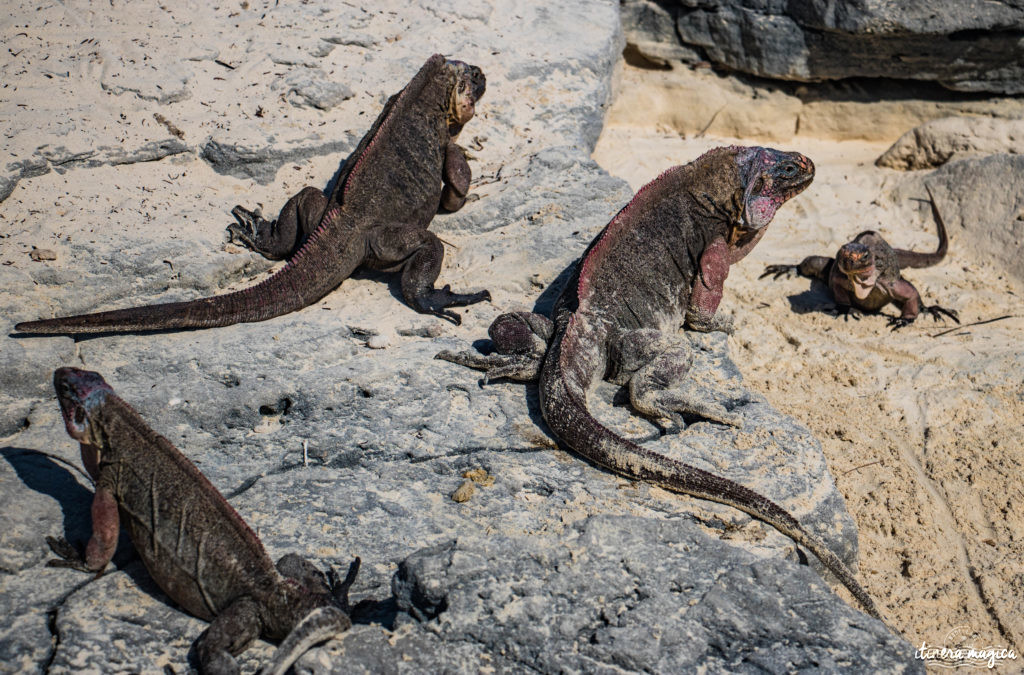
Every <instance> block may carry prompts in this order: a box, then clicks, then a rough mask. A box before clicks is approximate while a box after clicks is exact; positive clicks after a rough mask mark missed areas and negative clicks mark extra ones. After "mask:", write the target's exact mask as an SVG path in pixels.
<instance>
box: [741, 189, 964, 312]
mask: <svg viewBox="0 0 1024 675" xmlns="http://www.w3.org/2000/svg"><path fill="white" fill-rule="evenodd" d="M928 194H929V196H931V189H930V188H929V189H928ZM932 213H933V214H934V215H935V226H936V229H937V230H938V236H939V245H938V248H936V249H935V251H934V252H932V253H919V252H917V251H907V250H905V249H899V248H893V247H892V246H890V245H889V243H888V242H887V241H885V239H883V238H882V235H880V234H879V233H877V232H875V231H874V230H867V231H865V232H861V233H860V234H858V235H857V236H856V237H854V239H853V241H851V242H848V243H846V244H843V245H842V246H841V247H840V248H839V251H838V252H837V253H836V257H835V258H834V259H833V258H828V257H826V256H820V255H813V256H808V257H806V258H804V259H803V260H802V261H801V262H800V264H799V265H768V266H767V267H765V268H764V273H763V274H762V275H761V278H762V279H763V278H764V277H767V276H769V275H771V276H772V277H773V278H775V279H778V278H779V277H781V276H788V275H792V274H794V273H796V274H799V275H801V276H804V277H807V278H808V279H817V280H818V281H820V282H822V283H824V284H826V285H827V286H828V287H829V290H831V291H832V296H833V297H834V298H835V301H836V310H837V313H838V315H841V316H844V317H850V316H852V317H853V318H855V319H856V318H859V317H858V316H857V314H855V313H854V310H859V311H862V312H871V313H877V312H879V310H881V309H882V308H883V307H885V306H886V305H888V304H889V303H892V304H895V305H896V306H897V307H899V308H900V315H899V316H898V317H890V319H889V325H890V326H891V327H892V330H897V329H899V328H902V327H903V326H907V325H909V324H910V323H912V322H913V321H914V320H915V319H916V318H917V317H918V315H919V314H920V313H921V310H922V309H923V310H924V311H926V312H928V313H929V314H931V315H932V318H933V319H935V320H938V319H939V318H940V317H941V316H942V315H945V316H948V317H949V318H951V319H953V321H955V322H957V323H960V318H959V315H958V314H957V312H956V310H953V309H946V308H945V307H940V306H939V305H927V306H924V307H922V306H921V294H920V293H918V292H917V289H916V288H914V285H913V284H912V283H910V282H909V281H907V280H906V279H904V278H903V275H902V274H901V270H902V269H903V268H906V267H930V266H932V265H937V264H938V263H939V262H941V261H942V259H943V258H945V257H946V250H947V249H948V248H949V239H948V237H947V236H946V226H945V224H944V223H943V222H942V216H941V215H940V214H939V210H938V208H937V207H936V206H935V199H934V198H932Z"/></svg>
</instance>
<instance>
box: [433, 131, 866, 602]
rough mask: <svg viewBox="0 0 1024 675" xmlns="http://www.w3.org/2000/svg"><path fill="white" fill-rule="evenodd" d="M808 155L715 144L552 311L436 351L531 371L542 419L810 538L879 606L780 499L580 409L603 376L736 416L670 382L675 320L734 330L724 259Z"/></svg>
mask: <svg viewBox="0 0 1024 675" xmlns="http://www.w3.org/2000/svg"><path fill="white" fill-rule="evenodd" d="M813 177H814V165H813V164H812V163H811V161H810V160H809V159H807V158H806V157H804V156H803V155H800V154H798V153H787V152H779V151H778V150H773V149H769V148H761V147H729V148H717V149H714V150H711V151H709V152H707V153H705V154H704V155H703V156H701V157H700V158H698V159H697V160H696V161H694V162H691V163H690V164H686V165H683V166H676V167H673V168H671V169H669V170H668V171H666V172H664V173H663V174H661V175H660V176H659V177H658V178H657V179H655V180H654V181H652V182H651V183H648V184H647V185H646V186H644V187H643V188H642V189H641V190H640V191H639V192H638V193H637V194H636V196H635V197H634V198H633V200H632V201H631V202H630V203H629V204H627V205H626V206H625V207H624V208H623V209H622V210H621V211H619V213H618V215H616V216H615V217H614V218H613V219H612V221H611V222H610V223H608V225H607V226H605V228H604V230H602V231H601V233H600V234H598V235H597V237H596V238H595V239H594V240H593V241H592V242H591V244H590V246H589V247H588V248H587V250H586V251H585V252H584V254H583V257H582V258H580V259H579V260H578V261H577V262H576V265H575V268H574V271H573V274H572V276H571V278H570V280H569V282H568V284H567V285H566V287H565V289H564V290H563V291H562V294H561V295H560V296H559V298H558V300H556V301H555V305H554V309H553V311H552V316H553V318H554V321H553V322H552V321H551V320H549V319H548V318H547V317H545V316H542V315H540V314H533V313H528V312H518V313H510V314H503V315H501V316H499V317H498V318H497V319H496V320H495V321H494V323H492V324H491V327H490V329H489V331H488V332H489V335H490V336H491V339H492V341H493V342H494V344H495V347H496V352H497V353H494V354H490V355H488V356H483V355H481V354H478V353H476V352H472V351H466V352H459V353H456V352H449V351H443V352H441V353H439V354H438V355H437V358H439V359H444V360H446V361H451V362H453V363H458V364H461V365H465V366H469V367H471V368H476V369H479V370H484V371H486V373H487V374H486V378H487V379H493V378H497V377H509V378H513V379H516V380H523V381H531V380H535V379H537V378H538V377H539V379H540V383H539V388H540V404H541V412H542V414H543V416H544V420H545V422H547V424H548V426H549V427H550V429H551V431H552V432H553V433H554V434H555V436H557V437H558V438H559V439H560V440H561V441H562V442H564V443H565V444H566V445H568V446H569V447H571V448H572V449H573V450H575V451H576V452H578V453H579V454H581V455H582V456H583V457H584V458H586V459H588V460H590V461H592V462H594V463H595V464H599V465H601V466H603V467H606V468H608V469H611V470H612V471H614V472H616V473H619V474H622V475H624V476H627V477H629V478H633V479H637V480H644V481H648V482H651V483H654V484H656V485H659V486H661V487H663V488H665V489H668V490H673V491H676V492H682V493H686V494H690V495H694V496H697V497H701V498H704V499H709V500H712V501H716V502H721V503H723V504H728V505H730V506H734V507H736V508H738V509H740V510H742V511H745V512H747V513H749V514H750V515H752V516H754V517H755V518H758V519H760V520H763V521H765V522H766V523H768V524H770V525H772V526H773V527H775V528H777V529H778V530H779V531H781V532H782V533H784V534H786V535H788V536H790V537H792V538H793V539H794V540H796V541H797V542H798V543H800V544H803V545H804V546H806V547H807V548H808V549H810V550H811V551H812V552H813V553H814V554H815V555H816V556H817V557H818V558H819V559H821V561H822V563H824V565H825V567H827V568H828V569H829V570H830V571H831V572H832V573H833V574H835V575H836V576H837V577H838V578H839V580H840V581H841V582H842V583H843V585H845V586H846V587H847V588H849V589H850V591H851V592H852V593H853V595H854V596H855V597H856V598H857V599H858V600H859V601H860V602H861V604H863V605H864V607H865V609H866V610H867V611H868V612H869V613H870V614H871V615H872V616H876V617H877V616H878V612H877V610H876V609H875V606H874V604H873V603H872V601H871V598H870V597H869V596H868V594H867V593H866V592H865V591H864V589H863V588H861V586H860V584H858V583H857V581H856V579H854V577H853V574H852V573H851V572H850V570H849V569H847V567H846V565H844V564H843V563H842V561H841V560H839V558H838V557H837V556H836V555H835V554H834V553H833V552H832V551H831V550H829V548H828V547H827V545H826V544H825V543H824V542H823V541H822V540H821V539H819V538H818V537H817V536H815V535H813V534H811V533H810V532H808V531H807V530H805V529H804V528H803V526H801V525H800V523H799V522H797V520H796V519H795V518H793V516H791V515H790V514H789V513H787V512H786V511H785V510H784V509H782V508H781V507H780V506H778V505H776V504H775V503H773V502H772V501H770V500H769V499H767V498H766V497H763V496H762V495H760V494H758V493H756V492H754V491H752V490H749V489H747V488H745V487H743V486H741V485H738V484H737V483H734V482H733V481H731V480H728V479H725V478H722V477H719V476H716V475H714V474H711V473H708V472H706V471H703V470H701V469H698V468H696V467H693V466H690V465H688V464H684V463H682V462H679V461H676V460H674V459H672V458H669V457H666V456H664V455H661V454H658V453H656V452H653V451H651V450H648V449H647V448H644V447H642V446H640V445H638V444H636V443H633V442H632V441H629V440H627V439H625V438H623V437H621V436H619V435H618V434H616V433H615V432H613V431H612V430H610V429H608V428H607V427H605V426H604V425H603V424H602V423H601V422H599V421H598V420H597V419H596V418H595V417H594V416H593V414H591V412H590V410H589V408H588V406H587V394H588V391H589V390H590V388H591V387H592V386H593V384H594V383H595V382H596V381H597V380H599V379H600V378H602V377H604V378H607V379H608V380H610V381H611V382H613V383H615V384H619V385H621V386H628V387H629V396H630V403H631V404H632V406H633V408H634V409H636V410H637V411H638V412H639V413H641V414H644V415H647V416H650V417H653V418H656V419H663V418H669V419H678V418H679V415H680V413H693V414H696V415H699V416H702V417H704V418H706V419H710V420H715V421H719V422H724V423H727V424H732V425H735V426H740V424H741V422H742V420H741V418H740V416H739V415H738V414H736V413H734V412H731V411H727V410H726V409H725V408H724V407H722V406H719V405H717V404H715V403H713V402H709V401H704V400H700V396H699V393H698V392H696V391H694V390H693V389H692V388H691V389H690V390H689V391H686V390H684V389H683V388H678V387H679V385H681V384H683V382H684V380H685V378H686V373H687V370H688V369H689V367H690V363H691V361H692V354H691V348H690V344H689V340H688V339H687V338H686V336H685V335H684V336H679V335H678V334H677V330H678V329H679V327H680V325H682V324H684V322H685V325H686V326H689V327H690V328H693V329H695V330H699V331H703V332H707V331H711V330H724V331H726V332H729V331H731V325H730V322H728V321H725V320H723V319H722V318H721V317H716V316H715V312H716V310H717V309H718V304H719V301H720V300H721V298H722V291H723V284H724V282H725V278H726V276H727V275H728V273H729V266H730V265H732V264H733V263H735V262H737V261H739V260H740V259H741V258H743V257H744V256H745V255H746V254H747V253H748V252H749V251H750V250H751V249H752V248H753V247H754V245H755V244H756V243H757V242H758V240H760V239H761V237H762V236H763V235H764V232H765V228H766V227H767V225H768V223H769V222H770V221H771V219H772V217H773V216H774V215H775V212H776V210H778V208H779V207H780V206H781V205H782V204H783V203H784V202H785V201H786V200H788V199H790V198H791V197H793V196H794V195H796V194H798V193H799V192H800V191H802V190H803V189H804V188H805V187H807V186H808V185H809V184H810V183H811V180H812V179H813Z"/></svg>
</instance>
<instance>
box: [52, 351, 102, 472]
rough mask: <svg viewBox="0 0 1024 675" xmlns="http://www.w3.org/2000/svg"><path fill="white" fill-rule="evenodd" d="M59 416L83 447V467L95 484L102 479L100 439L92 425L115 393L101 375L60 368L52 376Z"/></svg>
mask: <svg viewBox="0 0 1024 675" xmlns="http://www.w3.org/2000/svg"><path fill="white" fill-rule="evenodd" d="M53 388H54V389H55V390H56V391H57V400H58V401H59V403H60V412H61V415H62V416H63V417H64V426H65V427H66V428H67V430H68V435H69V436H71V438H73V439H75V440H76V441H78V442H79V443H81V445H82V463H83V464H85V468H86V470H87V471H88V472H89V475H90V476H92V478H93V480H97V479H98V477H99V463H100V449H101V447H102V441H101V439H99V438H97V437H96V433H97V431H96V429H95V427H94V426H93V424H92V419H93V416H94V415H95V412H96V410H97V408H99V406H101V405H102V404H103V402H104V401H105V400H106V399H107V396H113V395H114V390H113V389H111V388H110V385H109V384H107V383H106V381H105V380H104V379H103V377H102V376H101V375H100V374H99V373H94V372H92V371H89V370H79V369H78V368H58V369H57V370H56V371H54V373H53Z"/></svg>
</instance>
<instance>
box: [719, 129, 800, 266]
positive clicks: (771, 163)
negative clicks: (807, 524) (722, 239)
mask: <svg viewBox="0 0 1024 675" xmlns="http://www.w3.org/2000/svg"><path fill="white" fill-rule="evenodd" d="M736 150H737V152H736V162H737V163H738V164H739V168H740V177H741V180H742V181H743V184H744V185H745V186H746V187H745V189H744V191H743V222H742V224H737V225H736V227H735V228H734V230H733V232H732V234H731V236H730V241H729V245H730V247H731V248H733V249H736V250H737V253H738V255H737V257H735V258H734V259H733V260H732V262H736V260H739V259H740V258H742V257H743V256H744V255H746V254H747V252H749V251H750V249H752V248H753V244H754V243H756V242H757V240H758V239H760V238H761V236H762V235H763V233H764V228H765V227H767V226H768V223H770V222H771V220H772V218H774V217H775V213H776V212H777V211H778V210H779V207H780V206H782V205H783V204H785V203H786V202H787V201H788V200H790V199H792V198H793V197H795V196H796V195H798V194H800V193H801V192H803V191H804V189H805V188H806V187H807V186H808V185H810V184H811V181H812V180H814V162H812V161H811V160H810V158H808V157H805V156H804V155H801V154H800V153H799V152H783V151H781V150H775V149H773V148H762V147H743V148H736Z"/></svg>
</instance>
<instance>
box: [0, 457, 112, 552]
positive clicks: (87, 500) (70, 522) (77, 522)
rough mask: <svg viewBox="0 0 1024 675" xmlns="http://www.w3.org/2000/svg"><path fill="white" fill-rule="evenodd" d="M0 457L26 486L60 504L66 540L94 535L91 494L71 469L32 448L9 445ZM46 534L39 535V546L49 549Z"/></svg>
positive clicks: (76, 539) (78, 539)
mask: <svg viewBox="0 0 1024 675" xmlns="http://www.w3.org/2000/svg"><path fill="white" fill-rule="evenodd" d="M0 455H3V458H4V459H5V460H7V463H8V464H10V465H11V468H12V469H14V473H16V474H17V476H18V478H20V479H21V482H22V483H24V484H25V486H26V487H28V488H29V489H31V490H35V491H36V492H38V493H40V494H44V495H47V496H49V497H52V498H53V499H54V500H56V502H57V503H58V504H59V505H60V510H61V513H62V515H63V517H64V518H63V520H64V532H63V536H64V538H65V539H67V540H68V541H84V540H86V539H88V538H89V535H90V533H91V532H92V517H91V516H90V515H89V509H90V507H91V506H92V492H90V491H89V490H87V489H86V488H85V487H83V486H82V484H81V483H80V482H79V481H78V479H76V478H75V476H74V475H73V474H72V473H71V470H70V469H68V468H67V467H64V466H61V465H60V463H58V462H57V461H56V460H54V459H53V458H51V457H47V456H46V455H43V454H40V453H39V452H38V451H36V450H33V449H32V448H17V447H11V446H8V447H4V448H0ZM83 480H84V479H83ZM45 534H47V533H44V532H39V544H40V545H41V546H43V547H45V546H46V542H45V541H44V540H43V536H44V535H45ZM48 534H53V535H56V534H57V533H56V532H51V533H48Z"/></svg>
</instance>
